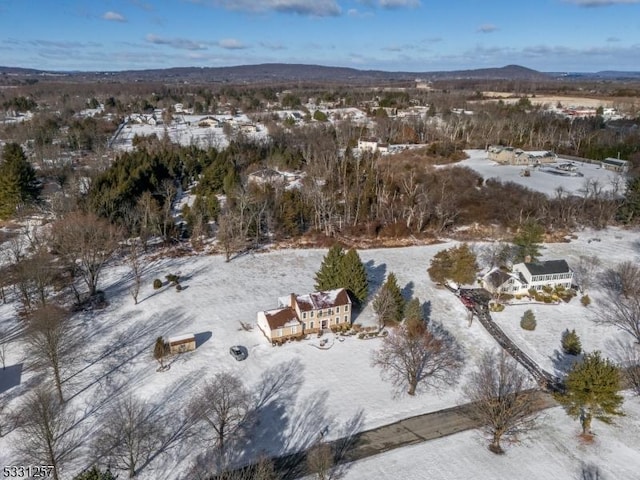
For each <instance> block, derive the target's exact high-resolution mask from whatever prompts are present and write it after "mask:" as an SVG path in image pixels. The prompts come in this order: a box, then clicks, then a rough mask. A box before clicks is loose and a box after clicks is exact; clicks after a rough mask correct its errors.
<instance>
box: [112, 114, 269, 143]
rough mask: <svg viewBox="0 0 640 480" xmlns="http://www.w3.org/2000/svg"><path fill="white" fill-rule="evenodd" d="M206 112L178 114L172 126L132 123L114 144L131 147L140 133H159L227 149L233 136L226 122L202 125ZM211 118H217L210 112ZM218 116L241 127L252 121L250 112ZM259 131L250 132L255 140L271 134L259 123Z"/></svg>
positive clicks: (159, 136) (144, 134)
mask: <svg viewBox="0 0 640 480" xmlns="http://www.w3.org/2000/svg"><path fill="white" fill-rule="evenodd" d="M205 117H206V116H205V115H176V116H175V119H174V122H173V123H172V124H171V125H163V124H160V125H148V124H135V123H132V124H129V125H126V126H125V127H124V128H122V131H121V132H120V133H119V134H118V137H117V139H116V141H115V142H113V146H114V147H115V148H117V149H118V150H131V149H132V148H133V145H132V141H133V138H134V137H135V136H136V135H138V136H150V135H157V137H158V138H163V137H164V136H165V135H168V136H169V138H170V139H171V141H172V142H174V143H178V144H180V145H184V146H189V145H194V146H197V147H200V148H216V149H224V148H226V147H228V146H229V138H228V136H227V135H226V133H225V132H224V129H223V128H222V125H220V126H217V127H213V126H206V127H201V126H199V125H198V123H199V121H200V120H201V119H202V118H205ZM209 117H213V116H212V115H209ZM215 118H217V119H218V120H220V121H221V122H232V123H233V124H234V125H237V126H238V127H239V126H240V125H243V124H252V122H251V120H250V119H249V117H247V116H246V115H236V116H234V117H232V116H229V115H215ZM256 128H257V130H256V131H255V132H251V133H247V134H246V135H247V136H248V137H249V138H252V139H254V140H264V139H266V138H267V136H268V132H267V130H266V127H264V125H260V124H258V125H256Z"/></svg>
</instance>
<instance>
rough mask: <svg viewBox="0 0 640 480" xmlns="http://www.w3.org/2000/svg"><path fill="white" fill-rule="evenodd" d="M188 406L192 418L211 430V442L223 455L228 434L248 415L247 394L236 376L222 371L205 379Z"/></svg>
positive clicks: (236, 429) (248, 401) (237, 428)
mask: <svg viewBox="0 0 640 480" xmlns="http://www.w3.org/2000/svg"><path fill="white" fill-rule="evenodd" d="M191 408H192V409H193V411H194V415H195V418H197V419H199V420H200V421H202V422H204V423H205V424H206V425H207V426H208V427H210V428H211V429H212V430H213V432H214V443H215V445H216V447H217V448H218V449H219V451H220V453H221V455H224V449H225V445H226V442H227V439H228V437H229V436H230V435H233V434H234V433H236V432H237V431H238V430H239V428H240V427H241V426H242V424H243V422H244V421H245V420H246V418H247V414H248V412H249V408H250V395H249V393H248V392H247V390H246V388H245V387H244V385H243V383H242V381H241V380H240V379H239V378H238V377H236V376H235V375H233V374H231V373H227V372H221V373H218V374H217V375H216V376H215V377H213V378H212V379H210V380H208V381H207V382H205V384H204V386H203V388H202V390H201V391H200V393H199V394H198V395H197V396H196V398H195V399H194V400H193V403H192V404H191Z"/></svg>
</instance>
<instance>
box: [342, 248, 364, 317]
mask: <svg viewBox="0 0 640 480" xmlns="http://www.w3.org/2000/svg"><path fill="white" fill-rule="evenodd" d="M341 260H342V261H341V263H342V266H341V268H340V270H341V272H340V276H341V277H342V279H343V283H342V287H344V288H346V289H347V291H348V292H349V295H350V296H351V298H352V299H353V300H354V302H355V303H356V304H358V305H361V304H362V303H363V302H364V301H365V300H366V298H367V295H368V293H369V280H368V279H367V270H366V269H365V268H364V264H363V263H362V260H360V255H358V252H357V251H356V250H355V249H353V248H352V249H350V250H349V251H348V252H347V253H346V254H345V255H344V256H343V257H342V258H341Z"/></svg>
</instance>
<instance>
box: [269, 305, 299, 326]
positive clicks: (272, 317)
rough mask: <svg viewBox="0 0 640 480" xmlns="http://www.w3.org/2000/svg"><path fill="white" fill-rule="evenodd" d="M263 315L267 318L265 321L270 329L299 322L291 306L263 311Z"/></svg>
mask: <svg viewBox="0 0 640 480" xmlns="http://www.w3.org/2000/svg"><path fill="white" fill-rule="evenodd" d="M264 316H265V318H266V319H267V323H268V324H269V328H270V329H271V330H275V329H276V328H282V327H287V326H292V325H297V324H299V323H300V320H298V316H297V315H296V311H295V310H294V309H293V308H291V307H286V308H278V309H275V310H267V311H266V312H264Z"/></svg>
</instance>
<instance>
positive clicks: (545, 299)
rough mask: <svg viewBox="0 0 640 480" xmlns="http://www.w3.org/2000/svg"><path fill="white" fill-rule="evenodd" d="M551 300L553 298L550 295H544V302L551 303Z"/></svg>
mask: <svg viewBox="0 0 640 480" xmlns="http://www.w3.org/2000/svg"><path fill="white" fill-rule="evenodd" d="M551 302H553V298H551V297H547V296H546V295H545V297H544V303H551Z"/></svg>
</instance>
